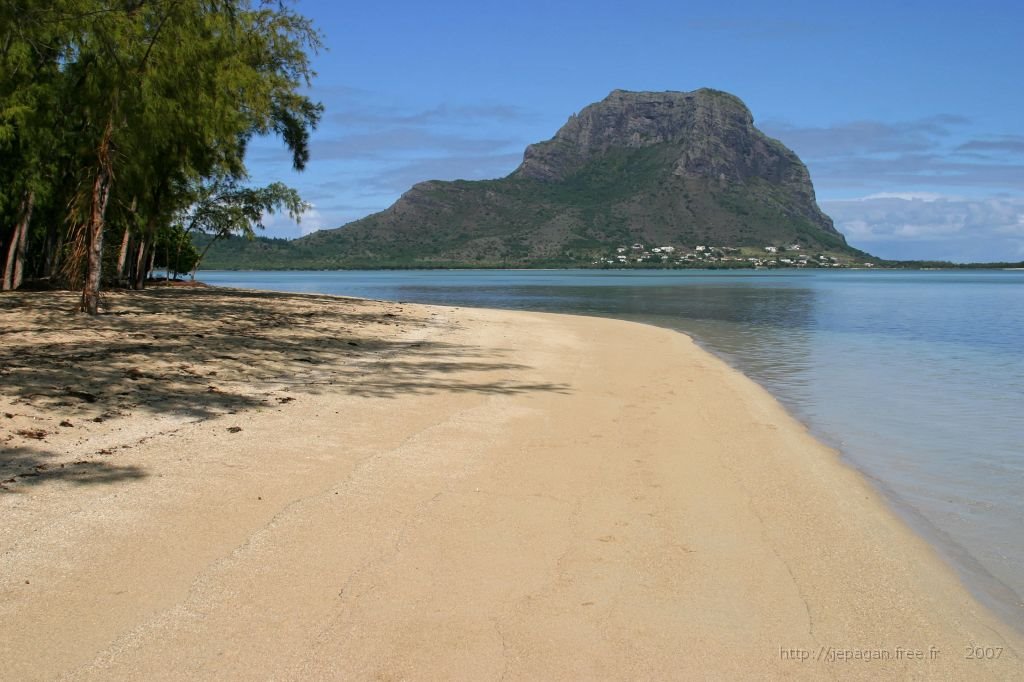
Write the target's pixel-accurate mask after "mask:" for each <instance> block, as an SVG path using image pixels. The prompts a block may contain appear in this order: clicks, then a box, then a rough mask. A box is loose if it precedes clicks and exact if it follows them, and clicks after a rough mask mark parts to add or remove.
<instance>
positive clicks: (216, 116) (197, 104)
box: [0, 0, 322, 313]
mask: <svg viewBox="0 0 1024 682" xmlns="http://www.w3.org/2000/svg"><path fill="white" fill-rule="evenodd" d="M320 41H321V37H320V35H319V33H318V32H317V31H316V29H315V28H314V27H313V25H312V24H311V23H310V21H309V20H308V19H306V18H305V17H303V16H301V15H300V14H298V13H296V12H295V11H294V10H293V9H292V8H291V6H290V5H289V4H288V3H286V2H271V1H269V0H120V1H116V0H6V2H5V3H4V4H3V6H2V8H0V256H2V260H0V268H2V269H3V287H4V288H16V287H17V286H18V285H19V284H20V281H21V279H23V277H24V276H25V274H26V273H27V274H28V276H30V277H35V278H40V277H48V278H51V279H53V280H58V281H60V282H61V283H63V284H66V285H69V286H81V287H82V289H83V297H82V308H83V310H85V311H87V312H90V313H95V312H96V310H97V306H98V296H99V287H100V284H101V282H107V283H113V282H120V283H122V284H129V285H132V286H135V287H141V286H143V284H144V281H145V275H146V273H147V271H148V270H149V269H150V266H151V264H152V263H153V262H154V258H155V253H157V251H158V250H159V248H160V247H162V246H166V245H167V239H169V238H170V237H169V235H171V234H172V233H173V232H175V230H176V231H177V233H181V234H184V235H185V236H187V235H188V233H189V232H190V231H192V230H194V229H209V230H212V231H213V233H214V234H217V235H220V234H231V233H240V234H249V233H251V232H252V230H253V229H254V228H259V227H261V226H262V222H261V221H262V216H263V213H265V212H270V211H276V210H287V211H288V212H289V213H291V214H292V215H294V216H298V215H299V214H300V213H301V212H302V210H303V209H304V207H305V205H304V204H303V203H302V201H301V199H299V197H298V195H297V194H296V193H295V192H294V190H290V189H288V188H287V187H284V186H283V185H281V184H280V183H274V184H272V185H270V186H268V187H264V188H251V187H247V186H246V181H247V179H248V175H247V172H246V167H245V151H246V147H247V145H248V143H249V142H250V140H251V139H252V138H253V137H254V136H257V135H276V136H278V137H280V139H281V140H282V141H283V142H284V143H285V145H286V146H287V147H288V149H289V150H290V152H291V156H292V165H293V167H294V168H296V169H297V170H302V169H303V168H304V167H305V165H306V163H307V162H308V160H309V139H310V134H311V131H312V130H313V129H314V128H315V127H316V125H317V123H318V121H319V119H320V116H321V114H322V107H321V105H320V104H318V103H316V102H313V101H312V100H310V99H309V98H308V97H307V96H305V95H304V94H302V92H301V88H302V87H303V86H306V85H308V84H309V82H310V79H311V78H312V76H313V72H312V69H311V65H310V61H309V55H310V53H311V52H314V51H315V50H317V49H318V48H319V47H320V45H321V42H320ZM172 226H177V227H176V228H173V229H172ZM179 253H180V249H179ZM164 260H169V258H168V257H167V256H166V254H165V256H164ZM105 261H106V262H108V263H113V264H114V265H113V267H108V268H107V269H106V270H104V268H103V265H104V262H105ZM179 265H180V263H179Z"/></svg>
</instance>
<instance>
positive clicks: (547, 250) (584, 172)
mask: <svg viewBox="0 0 1024 682" xmlns="http://www.w3.org/2000/svg"><path fill="white" fill-rule="evenodd" d="M302 241H305V242H307V244H306V245H307V246H310V247H313V246H315V247H316V248H318V249H334V250H336V251H337V252H338V257H339V259H341V261H342V262H341V263H340V264H342V265H344V264H346V263H349V262H351V263H359V264H367V265H372V264H409V265H440V264H445V263H460V264H482V265H495V264H505V265H527V266H528V265H530V264H540V263H541V262H543V263H545V264H550V263H551V262H564V263H565V264H572V263H575V262H579V261H584V260H589V259H590V258H592V257H593V256H594V255H596V254H599V253H602V252H605V251H606V250H607V249H608V248H609V247H613V246H614V245H615V244H619V243H623V242H626V241H630V242H631V241H646V242H660V243H664V244H675V245H678V246H693V245H696V244H699V243H710V244H715V245H722V246H744V245H747V246H756V245H764V244H771V243H781V242H790V243H791V242H798V243H802V244H804V245H805V246H807V247H810V248H814V247H818V248H827V249H833V250H835V249H838V250H842V249H845V248H847V247H846V243H845V239H844V238H843V237H842V235H841V234H839V233H838V232H837V231H836V230H835V228H834V227H833V225H832V221H831V220H830V219H829V218H828V216H826V215H825V214H823V213H822V212H821V210H820V209H819V208H818V206H817V204H816V202H815V197H814V189H813V187H812V185H811V180H810V176H809V174H808V172H807V169H806V167H805V166H804V165H803V164H802V163H801V162H800V160H799V159H798V158H797V156H796V155H795V154H794V153H793V152H792V151H790V150H789V149H787V148H786V147H785V146H783V145H782V144H781V143H780V142H778V141H776V140H773V139H771V138H769V137H767V136H765V135H764V134H763V133H761V132H760V131H759V130H758V129H757V128H755V127H754V122H753V116H752V115H751V113H750V111H749V110H748V109H747V107H746V106H745V105H744V104H743V102H741V101H740V100H739V99H738V98H736V97H734V96H733V95H730V94H728V93H724V92H719V91H716V90H709V89H702V90H696V91H694V92H627V91H623V90H616V91H614V92H612V93H611V94H610V95H609V96H608V97H607V98H605V99H604V100H602V101H600V102H597V103H595V104H592V105H590V106H588V107H586V108H584V109H583V110H582V111H580V112H579V113H578V114H574V115H573V116H572V117H570V119H569V121H568V122H567V123H566V124H565V125H564V126H563V127H562V128H561V129H560V130H559V131H558V132H557V133H556V134H555V136H554V137H553V138H552V139H550V140H548V141H546V142H540V143H537V144H533V145H530V146H529V147H528V148H527V149H526V152H525V154H524V158H523V162H522V164H521V165H520V166H519V168H517V169H516V170H515V171H514V172H513V173H512V174H511V175H509V176H508V177H507V178H503V179H501V180H488V181H477V182H467V181H456V182H439V181H430V182H425V183H420V184H418V185H416V186H415V187H413V188H412V189H410V190H409V191H408V192H407V193H406V194H405V195H403V196H402V198H401V199H399V201H398V202H396V203H395V205H393V206H392V207H391V208H389V209H387V210H386V211H383V212H381V213H378V214H375V215H372V216H369V217H367V218H364V219H362V220H359V221H356V222H354V223H351V224H349V225H347V226H345V227H342V228H339V229H337V230H330V231H324V232H320V233H315V234H314V235H310V236H309V237H306V238H304V240H302Z"/></svg>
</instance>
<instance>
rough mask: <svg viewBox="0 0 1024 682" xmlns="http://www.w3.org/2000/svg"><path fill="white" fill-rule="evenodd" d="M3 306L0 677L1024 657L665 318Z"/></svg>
mask: <svg viewBox="0 0 1024 682" xmlns="http://www.w3.org/2000/svg"><path fill="white" fill-rule="evenodd" d="M75 301H76V296H75V295H74V294H69V293H52V292H48V293H13V294H4V295H3V296H0V452H2V455H0V481H2V483H0V486H2V487H0V519H2V521H0V657H2V661H3V663H2V664H0V665H2V668H0V678H3V679H11V680H35V679H74V680H78V679H97V680H99V679H102V680H109V679H289V680H291V679H295V680H297V679H303V680H305V679H356V680H362V679H384V680H404V679H408V680H440V679H459V680H499V679H501V680H541V679H542V680H559V679H616V680H620V679H650V680H663V679H687V680H689V679H721V678H728V677H732V678H734V679H775V678H781V677H785V678H790V679H822V678H827V679H831V678H836V679H871V680H875V679H1007V680H1010V679H1021V676H1022V674H1024V673H1022V671H1024V660H1022V657H1024V640H1022V639H1021V637H1020V636H1019V634H1017V633H1016V632H1015V631H1013V630H1012V629H1010V628H1009V627H1008V626H1006V625H1005V624H1003V623H1002V622H1000V621H999V620H997V619H996V618H995V617H994V616H992V615H991V614H990V613H989V612H987V611H986V610H985V609H983V608H982V607H981V606H980V605H978V604H977V603H976V602H975V600H974V599H973V598H972V597H971V596H970V595H969V594H968V592H967V591H966V590H965V588H964V587H963V586H962V584H961V582H960V580H959V579H958V577H957V576H956V575H955V573H953V571H952V570H951V569H949V568H948V567H947V566H946V565H945V564H944V563H943V562H942V561H941V560H940V559H939V558H938V557H937V555H936V554H935V552H934V551H933V550H932V549H931V548H930V547H929V546H928V545H927V544H926V543H925V542H924V541H923V540H921V539H920V538H919V537H918V536H916V535H915V534H914V533H913V532H911V531H910V529H908V528H907V527H906V525H905V524H904V523H902V522H901V521H900V520H898V519H897V517H896V516H895V515H894V514H893V513H892V511H891V510H890V509H889V508H888V506H887V505H886V503H885V502H884V501H883V500H882V499H881V497H880V496H879V495H878V494H877V493H876V492H875V491H874V490H873V489H872V488H871V486H870V485H869V484H868V482H867V481H866V480H865V479H864V478H863V477H862V476H861V475H860V474H858V473H857V472H856V471H854V470H852V469H850V468H849V467H847V466H846V465H844V464H843V463H842V462H841V460H840V458H839V455H838V454H837V453H836V452H834V451H833V450H831V449H829V448H827V447H825V446H824V445H822V444H821V443H819V442H818V441H816V440H815V439H814V438H812V437H811V436H810V435H809V434H808V433H807V432H806V430H805V429H804V428H803V426H802V425H801V424H800V423H799V422H797V421H795V420H794V419H793V418H792V417H791V416H789V415H788V414H787V413H786V412H785V410H784V409H783V408H782V407H781V406H780V405H779V404H778V403H777V402H776V401H775V400H774V399H773V398H772V397H771V396H770V395H769V394H767V393H766V392H765V391H764V390H763V389H761V388H760V387H759V386H758V385H757V384H755V383H753V382H752V381H750V380H749V379H747V378H746V377H744V376H743V375H742V374H740V373H738V372H736V371H735V370H733V369H731V368H730V367H728V366H727V365H726V364H725V363H723V362H721V361H720V360H718V359H716V358H715V357H713V356H711V355H710V354H708V353H707V352H705V351H703V350H701V349H700V348H699V347H697V346H696V345H695V344H694V343H693V342H692V341H691V340H690V339H689V338H688V337H686V336H684V335H682V334H679V333H676V332H672V331H668V330H663V329H659V328H655V327H650V326H645V325H640V324H635V323H629V322H622V321H615V320H605V319H596V318H585V317H571V316H561V315H549V314H540V313H520V312H505V311H491V310H478V309H465V308H461V309H460V308H443V307H427V306H419V305H411V304H401V303H383V302H372V301H363V300H357V299H345V298H337V297H328V296H302V295H291V294H274V293H258V292H242V291H232V290H217V289H209V288H202V287H196V288H162V289H154V290H151V291H148V292H144V293H141V294H139V293H110V294H107V296H106V299H105V304H106V306H107V313H106V314H104V315H102V316H100V317H99V318H98V319H87V318H85V317H84V316H80V315H77V314H75V313H73V312H72V310H73V309H74V307H75Z"/></svg>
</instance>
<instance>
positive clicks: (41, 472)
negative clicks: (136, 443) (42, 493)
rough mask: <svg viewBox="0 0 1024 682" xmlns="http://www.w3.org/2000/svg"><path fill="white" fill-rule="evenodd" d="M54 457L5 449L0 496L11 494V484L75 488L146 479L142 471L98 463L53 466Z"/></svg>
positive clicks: (0, 463) (0, 459)
mask: <svg viewBox="0 0 1024 682" xmlns="http://www.w3.org/2000/svg"><path fill="white" fill-rule="evenodd" d="M53 457H54V455H53V454H51V453H47V452H45V451H42V450H38V449H36V448H31V447H24V446H18V447H13V448H12V447H5V448H4V449H3V452H2V453H0V467H2V468H3V470H5V471H8V472H11V473H9V474H6V475H5V477H4V478H2V479H0V492H9V491H11V489H12V488H11V484H13V483H18V484H20V485H39V484H41V483H54V482H57V481H64V482H67V483H71V484H74V485H97V484H108V483H118V482H121V481H128V480H136V479H140V478H145V477H146V472H145V470H143V469H142V468H141V467H138V466H134V465H129V466H124V465H118V464H111V463H110V462H104V461H97V460H86V459H82V460H77V461H74V462H62V463H52V462H50V461H49V460H50V459H51V458H53Z"/></svg>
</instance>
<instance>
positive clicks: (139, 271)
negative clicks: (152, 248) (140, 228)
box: [132, 235, 147, 290]
mask: <svg viewBox="0 0 1024 682" xmlns="http://www.w3.org/2000/svg"><path fill="white" fill-rule="evenodd" d="M146 246H147V242H146V237H145V235H143V236H142V237H140V238H139V250H138V251H136V253H135V272H134V273H133V274H134V277H133V279H132V289H137V290H141V289H142V287H143V286H144V285H145V284H146V272H145V270H143V268H144V267H145V264H146Z"/></svg>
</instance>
